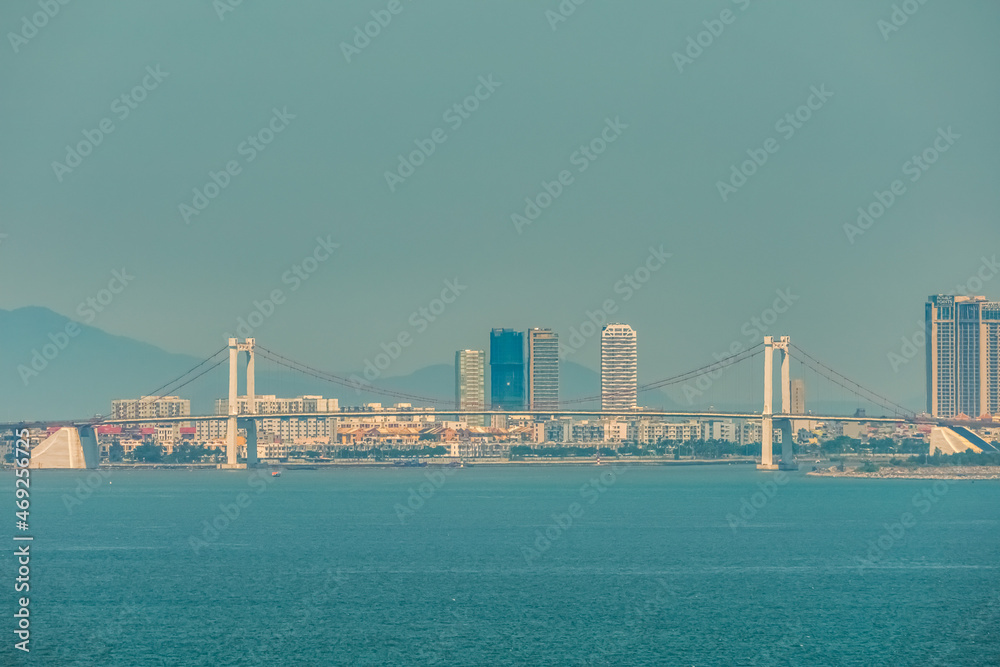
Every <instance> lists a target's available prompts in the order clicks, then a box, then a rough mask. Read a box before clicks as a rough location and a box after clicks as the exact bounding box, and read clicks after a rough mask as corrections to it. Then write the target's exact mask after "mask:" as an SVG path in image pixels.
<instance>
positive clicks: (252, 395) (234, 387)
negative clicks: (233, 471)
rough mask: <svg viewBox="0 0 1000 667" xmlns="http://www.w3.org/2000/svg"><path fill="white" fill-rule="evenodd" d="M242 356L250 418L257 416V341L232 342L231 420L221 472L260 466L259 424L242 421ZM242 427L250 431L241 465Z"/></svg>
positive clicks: (253, 421)
mask: <svg viewBox="0 0 1000 667" xmlns="http://www.w3.org/2000/svg"><path fill="white" fill-rule="evenodd" d="M240 352H246V353H247V355H248V356H249V359H248V361H247V380H246V383H247V414H250V415H255V414H257V396H256V391H255V387H254V339H253V338H247V339H246V340H245V341H244V342H242V343H241V342H239V340H238V339H236V338H230V339H229V401H228V408H229V419H228V420H227V423H226V462H225V463H223V464H222V465H220V466H219V467H220V468H247V467H253V466H255V465H257V421H256V420H255V419H245V418H243V419H241V418H239V414H240V406H239V377H238V373H237V363H238V361H239V354H240ZM240 427H243V428H244V429H245V430H246V448H247V457H246V463H240V462H239V445H238V433H239V429H240Z"/></svg>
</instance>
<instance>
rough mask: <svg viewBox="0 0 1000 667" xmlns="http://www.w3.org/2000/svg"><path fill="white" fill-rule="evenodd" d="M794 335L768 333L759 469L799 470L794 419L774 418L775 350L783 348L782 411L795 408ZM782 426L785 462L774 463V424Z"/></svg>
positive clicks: (765, 348)
mask: <svg viewBox="0 0 1000 667" xmlns="http://www.w3.org/2000/svg"><path fill="white" fill-rule="evenodd" d="M791 342H792V340H791V338H790V337H789V336H781V337H780V338H779V339H778V340H777V341H776V340H774V336H764V411H763V413H762V414H761V435H760V464H759V465H758V466H757V469H758V470H778V469H781V470H796V469H797V468H798V466H797V465H796V463H795V455H794V453H793V451H792V420H791V419H788V418H787V417H786V418H780V417H779V418H778V419H775V418H774V408H773V401H774V387H773V385H774V351H775V350H777V351H779V352H781V412H780V413H779V414H783V415H790V414H791V411H792V380H791V371H790V364H789V362H790V361H791V350H790V348H791ZM775 422H777V425H778V428H780V429H781V462H780V464H775V463H774V455H773V451H772V448H773V444H774V443H773V441H774V426H775Z"/></svg>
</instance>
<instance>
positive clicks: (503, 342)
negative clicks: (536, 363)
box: [490, 329, 524, 410]
mask: <svg viewBox="0 0 1000 667" xmlns="http://www.w3.org/2000/svg"><path fill="white" fill-rule="evenodd" d="M490 401H491V403H492V405H493V409H494V410H523V409H524V334H523V333H522V332H520V331H514V330H513V329H493V330H492V331H490Z"/></svg>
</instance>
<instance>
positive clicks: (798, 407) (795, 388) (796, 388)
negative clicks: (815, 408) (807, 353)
mask: <svg viewBox="0 0 1000 667" xmlns="http://www.w3.org/2000/svg"><path fill="white" fill-rule="evenodd" d="M805 413H806V381H805V380H803V379H801V378H796V379H794V380H792V414H793V415H804V414H805Z"/></svg>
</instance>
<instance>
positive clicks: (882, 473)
mask: <svg viewBox="0 0 1000 667" xmlns="http://www.w3.org/2000/svg"><path fill="white" fill-rule="evenodd" d="M806 475H807V476H810V477H852V478H861V479H934V480H1000V467H996V466H923V467H919V468H907V467H902V466H886V467H884V468H879V470H878V471H876V472H860V471H859V470H851V469H848V470H844V471H841V470H838V469H837V468H835V467H831V468H827V469H825V470H812V471H810V472H807V473H806Z"/></svg>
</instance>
